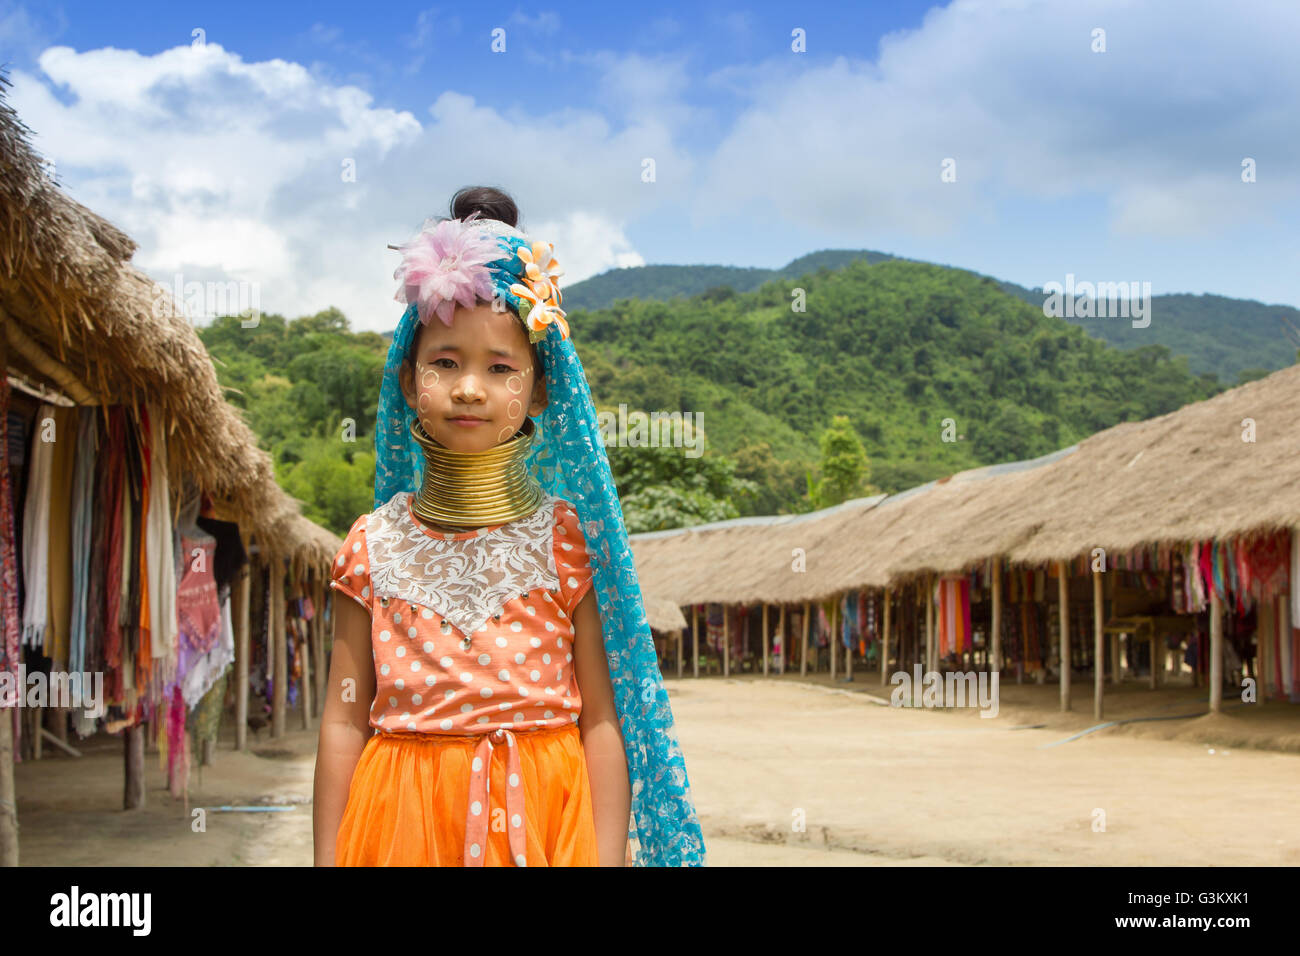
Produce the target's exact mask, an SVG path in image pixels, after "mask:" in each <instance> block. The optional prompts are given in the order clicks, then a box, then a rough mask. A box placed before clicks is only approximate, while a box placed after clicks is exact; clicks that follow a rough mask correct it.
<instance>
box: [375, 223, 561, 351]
mask: <svg viewBox="0 0 1300 956" xmlns="http://www.w3.org/2000/svg"><path fill="white" fill-rule="evenodd" d="M389 248H390V249H397V250H398V251H399V252H401V254H402V264H401V265H399V266H398V267H397V270H396V271H395V272H394V273H393V278H395V279H397V280H398V282H399V283H400V284H399V285H398V288H397V294H396V295H395V296H394V298H395V299H396V300H397V301H398V302H404V303H406V304H407V305H408V306H409V305H412V304H416V305H417V306H418V308H417V311H418V313H419V317H420V321H421V322H423V323H425V324H426V325H427V324H428V322H429V319H430V317H431V316H433V315H435V314H436V315H437V316H438V318H439V319H441V320H442V322H443V324H444V325H446V326H450V325H451V322H452V315H453V313H454V312H455V309H456V306H457V305H458V304H459V305H461V306H464V307H465V308H467V309H471V308H473V307H474V305H475V304H476V302H478V301H479V300H480V299H482V300H487V301H494V300H495V298H496V296H497V295H498V294H499V295H500V296H501V298H502V299H503V300H504V301H505V303H506V305H508V306H509V307H510V308H511V309H513V310H514V311H515V313H516V314H517V315H518V316H519V319H520V321H521V322H523V325H524V328H525V330H526V331H527V332H528V340H529V341H530V342H534V343H536V342H538V341H540V340H542V339H543V338H545V337H546V330H547V327H548V326H550V325H552V324H554V325H555V326H556V327H557V328H558V329H559V331H560V337H561V338H566V339H567V338H568V337H569V324H568V322H566V321H565V312H564V310H563V309H562V308H560V302H561V301H562V294H561V292H560V282H559V277H560V276H562V275H564V270H563V269H561V268H560V263H559V260H557V259H556V258H555V256H554V249H553V247H552V246H551V244H550V243H549V242H540V241H539V242H532V241H530V240H528V239H527V237H525V236H524V235H523V233H521V232H519V231H518V230H517V229H515V228H514V227H512V226H508V225H506V224H505V223H502V222H497V221H495V220H491V219H480V218H479V214H478V213H477V212H475V213H471V214H470V215H469V216H467V217H465V219H464V220H459V219H444V220H442V221H441V222H436V223H435V222H434V221H433V220H429V221H427V222H425V224H424V228H423V229H421V230H420V232H419V233H418V234H417V235H416V236H415V237H414V238H412V239H410V240H408V241H407V242H404V243H403V244H402V245H400V246H389Z"/></svg>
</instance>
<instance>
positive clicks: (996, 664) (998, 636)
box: [989, 557, 1002, 671]
mask: <svg viewBox="0 0 1300 956" xmlns="http://www.w3.org/2000/svg"><path fill="white" fill-rule="evenodd" d="M991 586H992V589H993V619H992V620H991V621H990V623H989V630H990V631H992V632H993V633H992V634H990V635H989V648H990V653H991V654H992V655H993V657H992V661H991V664H992V666H991V667H990V668H989V669H990V670H992V671H1001V670H1002V558H1001V557H995V558H994V559H993V581H992V585H991Z"/></svg>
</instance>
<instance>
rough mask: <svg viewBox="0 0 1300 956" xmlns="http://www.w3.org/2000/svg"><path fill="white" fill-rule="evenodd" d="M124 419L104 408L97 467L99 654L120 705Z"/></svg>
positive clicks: (115, 410)
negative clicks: (101, 572) (102, 551)
mask: <svg viewBox="0 0 1300 956" xmlns="http://www.w3.org/2000/svg"><path fill="white" fill-rule="evenodd" d="M124 429H125V420H124V415H123V413H122V409H121V408H120V407H115V408H110V409H109V410H108V426H107V430H106V436H105V441H104V454H103V455H102V456H101V460H100V469H101V472H102V474H103V475H104V482H103V484H104V488H105V494H104V497H103V499H102V500H101V507H102V508H103V510H104V523H105V531H104V536H105V544H106V550H107V554H108V556H107V558H106V559H105V565H106V572H105V578H104V605H103V606H104V617H103V621H104V636H103V647H104V651H103V656H104V663H105V666H106V668H107V670H108V674H107V677H106V679H105V693H106V695H107V697H108V699H109V700H111V701H114V702H115V703H118V704H120V705H125V703H126V680H125V675H124V673H123V663H124V654H123V648H122V624H121V614H122V576H123V569H124V564H123V561H122V554H123V548H122V541H123V539H124V537H125V533H126V526H125V524H124V522H123V512H124V507H123V499H124V498H125V497H126V489H125V483H126V448H125V437H124Z"/></svg>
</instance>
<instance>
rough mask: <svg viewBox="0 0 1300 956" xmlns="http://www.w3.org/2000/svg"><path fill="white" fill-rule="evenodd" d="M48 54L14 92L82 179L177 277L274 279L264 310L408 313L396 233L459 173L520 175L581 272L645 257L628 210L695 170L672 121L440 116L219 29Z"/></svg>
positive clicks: (528, 198) (369, 324) (456, 103)
mask: <svg viewBox="0 0 1300 956" xmlns="http://www.w3.org/2000/svg"><path fill="white" fill-rule="evenodd" d="M313 30H314V31H315V32H316V33H317V34H319V35H320V36H321V37H322V38H328V37H329V30H328V29H327V28H325V27H313ZM39 64H40V67H41V69H42V70H43V71H44V72H45V82H42V81H41V80H38V79H37V78H35V77H33V76H30V75H28V74H26V73H22V72H18V71H15V73H14V74H13V81H14V89H13V91H12V96H11V97H10V100H11V103H12V105H13V106H14V107H15V108H16V109H17V110H18V112H19V115H20V116H22V118H23V119H24V121H26V122H27V123H28V124H29V125H30V126H31V127H32V128H33V129H34V130H35V131H36V134H37V135H36V142H35V145H36V146H37V148H38V149H39V150H40V151H41V152H43V153H44V154H45V155H47V156H48V157H50V158H52V159H54V160H55V161H56V162H57V164H58V168H59V175H60V179H61V180H62V181H64V182H69V183H72V184H73V188H72V190H71V191H72V192H73V194H74V195H75V196H76V197H77V198H78V199H80V200H81V201H82V202H84V203H86V204H87V205H88V206H90V207H91V208H93V209H95V210H96V211H97V212H99V213H101V214H103V215H105V216H107V217H108V218H109V219H110V220H112V221H114V222H116V223H118V224H119V225H121V226H122V228H124V229H125V230H126V231H127V232H128V233H130V234H131V235H132V237H133V238H135V239H136V240H137V242H139V243H140V251H139V252H138V253H137V255H136V260H135V261H136V264H137V265H138V266H140V267H141V268H142V269H144V270H145V271H146V272H148V273H149V274H150V275H152V276H154V277H155V278H157V279H159V280H162V281H165V282H167V283H169V284H172V285H174V284H175V275H176V273H177V272H180V273H182V275H183V279H184V281H192V280H196V279H197V280H199V281H206V280H222V281H224V280H236V281H242V282H248V283H256V284H257V286H258V288H259V292H260V305H261V308H262V310H263V311H278V312H282V313H284V314H285V315H288V316H297V315H301V314H307V313H310V312H313V311H316V310H318V309H320V308H323V307H325V306H327V305H331V304H332V305H337V306H338V307H339V308H341V309H343V310H344V311H345V312H346V313H347V314H348V316H349V318H350V319H351V320H352V323H353V327H354V328H369V329H376V330H383V329H388V328H391V327H392V325H393V324H394V322H395V321H396V318H397V314H400V307H399V306H398V305H397V304H396V303H394V302H393V301H392V296H393V292H394V290H395V288H396V284H395V282H394V281H393V279H392V272H393V269H394V268H395V266H396V265H397V259H396V254H395V253H394V252H392V251H391V250H388V249H387V248H386V247H387V244H388V243H390V242H391V243H396V242H400V241H402V240H404V239H406V238H408V237H409V235H410V234H411V233H413V232H414V231H415V230H416V229H418V228H419V225H420V223H421V222H422V221H423V220H424V219H425V218H426V217H427V216H430V215H442V214H445V213H446V203H447V201H448V199H449V198H450V196H451V195H452V193H453V192H454V191H455V190H456V189H457V188H458V187H460V186H463V185H467V184H474V183H494V184H498V185H501V186H503V187H504V188H506V189H507V190H508V191H509V192H510V193H511V194H512V195H513V196H514V197H515V198H516V200H517V201H518V202H519V204H520V206H521V208H522V209H523V211H524V222H523V223H521V225H523V226H524V228H526V229H530V231H531V232H532V234H534V235H535V236H536V238H539V239H543V240H546V241H551V242H554V243H555V245H556V251H557V255H558V256H559V257H560V260H561V262H562V263H563V264H564V268H565V270H566V276H565V278H566V280H567V283H568V284H572V283H574V282H576V281H579V280H580V279H582V278H586V277H588V276H590V275H594V274H596V273H598V272H601V271H604V270H605V269H607V268H610V267H614V266H621V265H628V264H640V263H641V262H642V261H643V260H642V259H641V257H640V256H639V255H638V254H637V252H636V251H635V249H633V248H632V246H631V243H630V242H629V241H628V239H627V236H626V234H625V233H624V232H623V226H622V224H623V223H624V222H625V221H627V220H629V219H630V218H632V217H633V216H635V215H636V214H637V213H638V212H639V211H641V210H643V209H645V208H647V207H649V206H651V205H653V204H657V203H659V202H662V201H664V200H665V197H668V196H670V195H672V194H673V193H674V191H675V192H677V193H680V192H681V191H682V190H683V189H684V188H685V179H684V176H683V171H684V170H689V168H690V162H689V159H688V158H687V157H686V156H685V155H684V154H683V153H681V152H680V151H679V150H678V149H677V148H676V147H675V146H674V144H673V142H672V138H671V133H670V132H669V131H668V130H667V129H665V128H663V127H662V126H661V125H656V124H653V123H651V124H646V125H632V126H629V127H627V128H624V129H621V130H619V131H613V130H611V129H610V127H609V125H608V124H607V123H606V122H605V121H604V120H603V119H602V118H601V117H600V116H599V115H597V114H594V113H587V112H580V111H577V110H572V109H567V108H562V109H560V110H558V111H557V112H556V113H555V114H554V115H545V114H535V113H529V112H525V111H520V115H518V116H515V115H511V116H505V115H502V114H501V113H498V112H497V111H496V110H493V109H490V108H487V107H484V106H482V105H480V104H478V103H476V102H475V100H474V99H473V98H472V97H470V96H467V95H465V94H464V93H462V92H457V91H450V90H449V91H446V92H443V93H442V94H441V95H439V96H438V97H437V98H436V99H435V100H434V102H433V104H432V105H431V106H430V108H429V117H428V121H427V123H426V124H424V125H422V124H421V123H420V121H419V120H417V119H416V117H415V116H412V115H411V114H410V113H407V112H404V111H398V110H391V109H385V108H381V107H377V106H375V105H374V104H373V102H372V99H371V97H370V96H369V95H368V94H367V93H365V92H364V91H363V90H360V89H357V88H355V87H352V86H346V85H334V84H331V83H329V82H328V81H326V80H324V79H322V78H321V77H320V76H319V75H318V74H315V73H313V72H312V71H309V70H307V69H304V68H303V67H302V66H300V65H298V64H294V63H287V62H285V61H282V60H271V61H267V62H262V63H245V62H244V61H243V60H242V59H241V58H240V57H239V56H238V55H236V54H233V53H231V52H229V51H227V50H225V49H223V48H222V47H220V46H218V45H216V44H207V45H206V46H199V47H179V48H176V49H172V50H167V51H164V52H161V53H158V54H155V55H152V56H145V55H142V54H139V53H136V52H134V51H130V50H116V49H102V50H94V51H88V52H83V53H78V52H76V51H73V50H71V49H69V48H67V47H53V48H50V49H48V50H46V51H45V52H44V53H43V54H42V55H41V57H40V59H39ZM47 84H48V85H47ZM50 87H54V88H56V89H59V90H61V91H63V95H62V96H61V97H56V96H55V95H54V94H53V92H52V91H51V88H50ZM61 100H62V101H61ZM645 155H653V156H655V157H657V158H658V159H660V160H662V161H663V162H664V163H665V165H666V166H667V167H669V168H670V169H671V170H675V171H676V172H675V173H672V174H670V175H669V176H667V177H666V178H667V179H668V181H669V184H670V185H667V186H663V187H659V185H658V184H656V185H655V186H654V187H651V186H648V185H647V184H643V183H641V182H640V179H639V177H640V160H641V157H642V156H645ZM345 161H351V163H352V164H353V165H354V168H355V171H356V172H355V181H354V182H345V181H344V178H343V176H342V175H341V174H342V171H343V164H344V162H345ZM673 182H676V183H677V186H676V187H674V186H672V185H671V183H673ZM656 187H658V188H656ZM530 219H532V220H533V222H532V223H530V221H529V220H530Z"/></svg>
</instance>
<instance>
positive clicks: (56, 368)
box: [0, 309, 101, 405]
mask: <svg viewBox="0 0 1300 956" xmlns="http://www.w3.org/2000/svg"><path fill="white" fill-rule="evenodd" d="M0 317H3V318H4V319H5V320H6V321H5V322H3V323H0V325H3V326H4V337H5V341H6V343H7V344H8V345H9V347H10V348H12V349H13V350H14V351H15V352H17V353H18V354H19V355H21V356H22V357H23V358H25V359H26V360H27V361H28V362H29V363H30V364H31V365H32V367H33V368H35V369H36V370H37V371H38V372H40V373H41V374H42V375H45V376H47V377H48V378H50V379H51V380H52V381H54V382H55V384H57V385H58V386H59V388H61V389H62V390H63V391H64V393H65V394H66V395H67V396H68V397H69V398H70V399H72V400H73V401H74V402H76V403H77V404H78V405H99V404H101V402H100V400H99V399H98V398H96V397H95V396H94V395H92V394H91V393H90V390H89V389H87V388H86V386H85V385H83V384H82V383H81V380H80V379H79V378H77V376H76V375H74V374H73V373H72V372H71V371H70V370H69V369H68V368H67V366H65V365H63V364H62V363H61V362H58V361H56V360H55V359H53V358H51V357H50V356H49V355H47V354H46V352H45V350H44V349H43V348H41V346H40V345H39V344H38V343H37V342H36V340H35V339H33V338H32V337H31V336H29V335H28V334H27V333H26V332H24V331H23V329H22V328H21V327H20V326H19V324H18V322H17V321H16V320H15V319H14V318H13V316H11V315H9V314H7V313H6V312H5V311H4V310H3V309H0Z"/></svg>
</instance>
